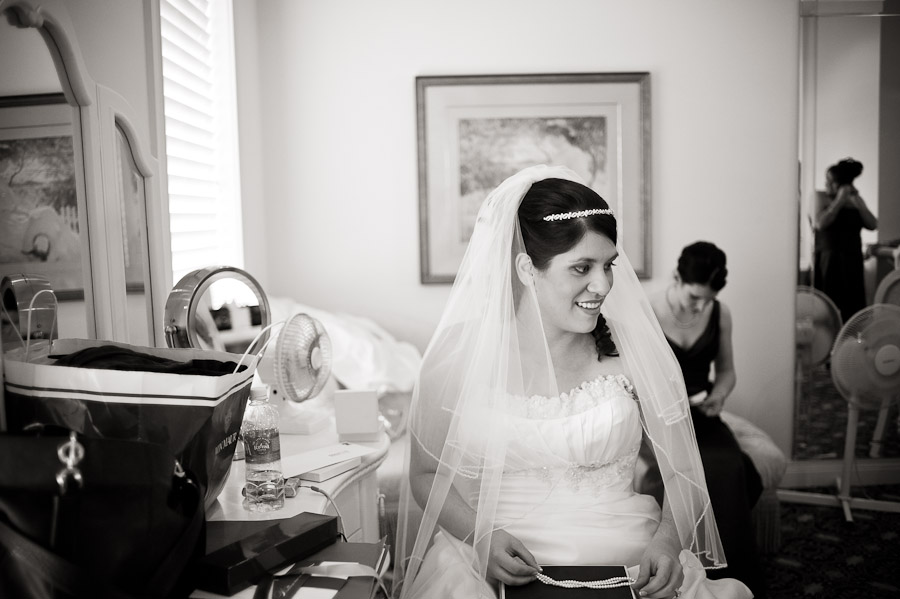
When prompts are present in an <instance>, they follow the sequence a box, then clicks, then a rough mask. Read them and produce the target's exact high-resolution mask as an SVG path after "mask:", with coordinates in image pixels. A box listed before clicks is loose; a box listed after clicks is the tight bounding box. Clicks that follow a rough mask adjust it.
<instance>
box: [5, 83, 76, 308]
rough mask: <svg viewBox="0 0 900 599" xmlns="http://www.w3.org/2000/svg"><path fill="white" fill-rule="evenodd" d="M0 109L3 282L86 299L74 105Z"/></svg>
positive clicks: (10, 104)
mask: <svg viewBox="0 0 900 599" xmlns="http://www.w3.org/2000/svg"><path fill="white" fill-rule="evenodd" d="M32 100H33V101H34V102H35V103H34V104H28V102H27V101H26V99H22V98H19V99H17V100H16V101H6V100H4V102H3V103H2V104H0V276H4V275H7V274H15V273H27V274H37V275H42V276H44V277H46V278H47V279H48V280H49V281H50V284H51V286H52V288H53V290H54V292H55V293H56V295H57V298H59V299H73V298H77V297H83V295H84V277H83V274H82V247H83V245H82V243H81V236H80V230H81V226H80V221H79V213H78V193H77V185H78V180H77V175H76V170H75V168H76V162H75V153H74V142H73V136H72V107H71V106H69V105H68V104H66V103H65V99H64V98H63V96H62V94H53V95H49V96H40V97H34V98H32Z"/></svg>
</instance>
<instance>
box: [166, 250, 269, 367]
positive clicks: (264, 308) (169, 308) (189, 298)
mask: <svg viewBox="0 0 900 599" xmlns="http://www.w3.org/2000/svg"><path fill="white" fill-rule="evenodd" d="M223 279H235V280H237V281H240V282H242V283H244V284H245V285H247V287H249V288H250V290H251V291H253V294H254V295H255V296H256V300H257V301H258V302H259V304H258V305H259V315H260V336H259V338H258V339H257V341H256V343H257V347H258V348H263V347H265V346H266V341H268V339H269V331H268V330H267V327H268V326H269V325H270V324H271V316H270V314H271V313H272V311H271V309H270V308H269V299H268V298H267V297H266V294H265V292H264V291H263V288H262V285H260V284H259V282H258V281H257V280H256V279H254V278H253V277H252V276H251V275H250V273H248V272H246V271H244V270H241V269H240V268H236V267H234V266H208V267H206V268H200V269H197V270H194V271H192V272H189V273H188V274H186V275H185V276H184V277H182V278H181V280H180V281H178V283H177V284H176V285H175V287H173V288H172V292H171V293H169V297H168V298H167V299H166V310H165V323H166V325H165V332H166V345H168V346H169V347H187V348H195V349H200V348H202V345H201V344H200V341H199V339H198V338H197V332H196V331H197V327H196V326H195V323H196V319H197V308H198V306H199V302H200V299H201V298H202V297H203V294H204V293H205V292H206V291H207V290H208V289H209V288H210V287H211V286H212V284H213V283H215V282H216V281H221V280H223ZM249 349H253V348H252V347H250V348H249ZM257 351H259V349H257Z"/></svg>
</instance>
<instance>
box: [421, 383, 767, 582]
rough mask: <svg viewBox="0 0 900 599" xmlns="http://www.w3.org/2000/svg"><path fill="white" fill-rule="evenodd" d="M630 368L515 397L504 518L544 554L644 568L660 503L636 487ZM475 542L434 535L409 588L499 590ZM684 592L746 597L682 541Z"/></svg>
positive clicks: (562, 561)
mask: <svg viewBox="0 0 900 599" xmlns="http://www.w3.org/2000/svg"><path fill="white" fill-rule="evenodd" d="M631 389H632V387H631V384H630V383H629V381H628V380H627V379H626V378H625V377H624V376H622V375H619V376H607V377H601V378H598V379H596V380H594V381H591V382H588V383H585V384H583V385H582V386H581V387H579V388H577V389H574V390H573V391H571V392H569V393H564V394H562V395H561V396H559V397H552V398H546V397H532V398H528V399H524V398H523V399H521V400H519V401H518V402H515V403H514V404H513V405H514V408H513V413H512V414H511V415H509V416H505V417H504V418H503V419H500V422H498V426H500V425H501V422H502V424H503V425H506V426H510V427H513V430H512V434H511V436H510V437H509V438H510V439H514V440H516V441H513V442H512V443H511V444H510V447H509V448H508V450H507V462H506V466H505V468H504V473H503V478H502V486H501V491H500V502H499V504H498V506H497V517H496V525H497V526H498V527H502V528H504V529H505V530H506V531H508V532H509V533H510V534H512V535H513V536H515V537H517V538H518V539H519V540H521V541H522V543H524V544H525V546H526V547H527V548H528V549H529V551H531V553H532V554H533V555H534V557H535V558H536V559H537V562H538V563H539V564H555V565H581V564H586V565H590V564H611V565H618V564H622V565H624V566H627V567H629V573H630V575H631V576H632V577H636V576H637V571H638V564H639V563H640V558H641V555H642V553H643V551H644V548H645V547H646V546H647V544H648V543H649V541H650V539H651V537H652V536H653V533H654V531H655V530H656V528H657V526H658V524H659V519H660V509H659V506H658V505H657V503H656V501H655V500H654V499H653V498H652V497H650V496H648V495H640V494H638V493H635V491H634V489H633V478H634V469H635V464H636V463H637V456H638V449H639V448H640V444H641V425H640V416H639V408H638V405H637V403H636V402H635V400H634V398H633V395H632V392H631ZM471 556H472V549H471V547H470V546H469V545H467V544H464V543H462V542H460V541H459V540H458V539H456V538H454V537H453V536H452V535H450V534H449V533H446V532H443V531H442V532H438V533H437V535H435V541H434V544H433V546H432V547H431V548H430V549H429V550H428V552H427V553H426V556H425V559H424V561H423V563H422V566H421V568H420V571H419V574H418V576H417V577H416V579H415V581H413V584H412V586H411V588H409V589H406V591H407V592H409V593H410V594H409V596H410V597H421V598H423V599H425V598H427V599H445V598H451V599H456V598H459V599H463V598H465V599H472V598H473V597H496V590H495V589H492V588H491V587H490V586H489V585H488V584H487V583H486V582H485V581H484V580H481V579H479V577H478V576H477V573H476V572H475V571H474V570H473V569H472V568H471V566H470V563H471ZM681 563H682V566H683V568H684V574H685V579H684V583H683V584H682V586H681V592H682V594H681V596H682V598H684V599H709V598H717V599H746V598H749V597H752V594H751V593H750V591H749V589H747V587H746V586H744V584H743V583H741V582H739V581H737V580H735V579H723V580H708V579H707V578H706V574H705V572H704V570H703V568H702V567H701V565H700V563H699V561H697V559H696V558H695V557H694V556H693V555H692V554H691V553H689V552H687V551H682V553H681Z"/></svg>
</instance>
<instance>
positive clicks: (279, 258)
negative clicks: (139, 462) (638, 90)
mask: <svg viewBox="0 0 900 599" xmlns="http://www.w3.org/2000/svg"><path fill="white" fill-rule="evenodd" d="M236 4H238V5H242V4H244V6H243V7H242V8H241V9H239V11H240V12H244V11H250V12H251V13H252V8H248V7H247V5H246V3H244V2H238V3H236ZM256 11H257V12H256V14H255V15H254V16H255V19H254V18H245V19H241V18H237V19H236V22H237V25H238V28H239V34H238V36H237V52H238V55H239V56H244V53H245V52H249V53H251V54H252V53H257V54H258V60H250V61H246V60H242V59H240V58H239V65H238V66H239V71H238V85H239V87H243V86H244V85H245V84H252V85H258V97H256V96H255V97H254V98H252V99H251V101H250V102H247V103H245V102H244V98H243V97H242V98H240V100H241V105H240V118H241V120H242V129H241V131H242V136H243V131H244V130H245V128H246V127H247V126H250V127H253V128H257V127H258V128H259V131H260V132H261V143H259V145H258V149H259V153H260V154H259V156H260V158H259V159H258V160H253V161H251V162H249V163H245V164H244V165H243V168H242V179H243V180H244V181H245V182H246V181H250V180H253V181H256V182H258V188H256V189H255V190H251V191H249V192H248V189H247V185H245V186H244V198H245V201H247V202H252V206H253V207H254V209H255V210H259V211H260V212H261V213H262V214H264V218H263V222H262V223H254V224H252V225H248V226H247V227H245V233H246V240H245V246H246V247H248V248H249V247H251V246H253V245H254V244H261V245H264V246H265V248H266V250H265V252H266V254H267V265H266V267H265V268H266V271H267V272H266V273H265V274H264V275H262V276H263V278H265V283H264V285H265V287H266V290H267V292H268V293H269V294H270V295H274V296H291V297H293V298H296V299H297V300H299V301H301V302H304V303H308V304H311V305H313V306H316V307H321V308H326V309H329V310H332V311H338V312H340V311H345V312H349V313H353V314H359V315H362V316H367V317H370V318H372V319H374V320H375V321H377V322H378V323H380V324H381V325H382V326H384V327H385V328H387V329H388V330H389V331H391V332H392V333H393V334H394V335H396V336H397V337H399V338H401V339H406V340H410V341H413V342H414V343H415V344H416V345H418V346H419V347H420V348H424V346H425V344H426V343H427V341H428V338H429V336H430V334H431V331H432V329H433V327H434V325H435V324H436V322H437V319H438V317H439V315H440V312H441V309H442V308H443V304H444V302H445V300H446V298H447V293H448V290H449V287H447V286H423V285H421V284H420V283H419V258H418V256H419V231H418V195H417V167H416V106H415V88H414V79H415V77H416V76H417V75H458V74H466V75H468V74H503V73H561V72H614V71H649V72H650V74H651V96H652V99H651V102H652V176H651V187H652V198H651V205H652V244H653V245H652V247H653V251H652V265H653V269H654V274H655V276H654V279H653V281H651V282H650V283H651V284H653V285H658V284H664V282H665V280H666V279H667V277H669V276H670V274H671V272H672V269H673V268H674V266H675V260H676V258H677V255H678V253H679V252H680V250H681V248H682V247H683V246H684V245H686V244H688V243H690V242H692V241H695V240H697V239H707V240H710V241H713V242H715V243H717V244H719V245H720V246H721V247H722V248H723V249H724V250H725V251H726V252H727V254H728V257H729V270H730V272H731V275H730V277H729V283H728V286H727V287H726V288H725V289H724V290H723V292H722V294H721V298H722V299H723V300H724V301H726V302H727V303H728V304H729V305H730V306H731V308H732V312H733V313H734V319H735V351H736V360H737V368H738V386H737V389H736V391H735V395H734V397H733V398H732V400H731V402H730V404H729V409H732V410H733V411H735V412H738V413H740V414H742V415H744V416H747V417H749V418H750V419H752V420H753V421H755V422H757V423H758V424H759V425H761V426H762V427H763V428H765V429H766V430H767V431H768V432H769V433H770V434H771V435H772V436H773V438H774V439H775V440H776V442H777V443H778V444H779V445H780V446H781V447H782V448H783V449H785V450H787V449H788V447H789V444H790V435H791V419H792V413H793V330H794V319H793V304H794V288H795V283H796V264H797V255H796V253H797V250H796V247H797V187H798V180H797V98H798V83H797V78H798V68H797V64H798V41H799V35H798V27H799V17H798V5H797V2H796V1H795V0H791V1H784V0H757V1H754V2H746V1H740V0H682V1H680V2H670V1H668V0H630V1H629V2H622V1H616V0H552V1H545V0H519V1H516V2H514V1H511V0H510V1H499V0H498V1H493V2H484V1H483V0H482V1H479V0H457V1H455V2H452V3H450V2H446V3H440V4H438V3H430V2H421V1H417V0H391V1H383V2H367V1H365V0H334V1H331V2H313V1H308V0H303V1H298V0H266V1H264V2H258V3H256ZM248 27H249V28H255V31H254V32H253V33H246V32H243V33H241V30H242V29H244V28H248ZM245 43H247V44H251V46H246V45H245ZM254 43H258V47H254V46H252V44H254ZM242 95H243V94H242ZM247 123H250V125H248V124H247ZM243 157H244V156H243V155H242V158H243ZM248 171H249V172H248ZM250 267H252V265H251V264H250V261H249V260H248V268H250Z"/></svg>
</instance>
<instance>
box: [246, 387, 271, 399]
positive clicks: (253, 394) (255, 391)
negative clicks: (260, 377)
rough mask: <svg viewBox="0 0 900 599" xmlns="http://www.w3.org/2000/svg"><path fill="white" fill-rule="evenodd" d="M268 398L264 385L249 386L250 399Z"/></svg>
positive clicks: (267, 391)
mask: <svg viewBox="0 0 900 599" xmlns="http://www.w3.org/2000/svg"><path fill="white" fill-rule="evenodd" d="M268 399H269V390H268V389H266V388H265V387H260V386H256V387H250V401H266V400H268Z"/></svg>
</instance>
